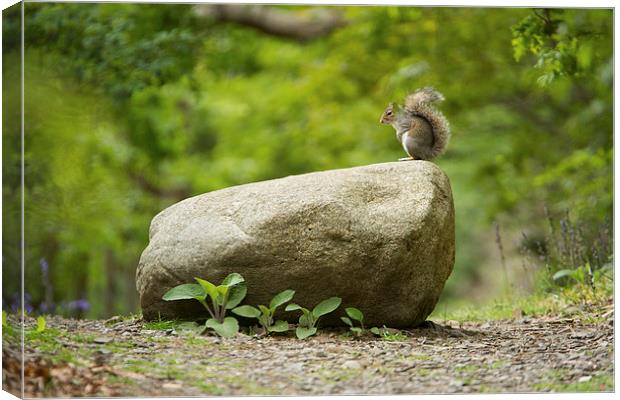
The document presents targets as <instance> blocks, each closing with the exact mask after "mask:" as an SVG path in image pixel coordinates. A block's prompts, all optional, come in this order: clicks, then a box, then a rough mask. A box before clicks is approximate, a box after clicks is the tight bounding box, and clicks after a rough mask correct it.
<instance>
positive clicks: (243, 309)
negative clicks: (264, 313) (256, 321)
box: [232, 306, 261, 318]
mask: <svg viewBox="0 0 620 400" xmlns="http://www.w3.org/2000/svg"><path fill="white" fill-rule="evenodd" d="M232 312H234V313H235V314H237V315H240V316H242V317H246V318H258V317H260V315H261V313H260V311H259V310H258V309H257V308H256V307H252V306H240V307H237V308H233V310H232Z"/></svg>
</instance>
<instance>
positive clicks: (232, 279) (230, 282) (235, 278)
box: [222, 272, 245, 287]
mask: <svg viewBox="0 0 620 400" xmlns="http://www.w3.org/2000/svg"><path fill="white" fill-rule="evenodd" d="M244 281H245V279H243V277H242V276H241V275H239V274H238V273H236V272H233V273H232V274H229V275H228V276H227V277H226V278H224V280H223V281H222V285H225V286H228V287H231V286H235V285H238V284H240V283H241V282H244Z"/></svg>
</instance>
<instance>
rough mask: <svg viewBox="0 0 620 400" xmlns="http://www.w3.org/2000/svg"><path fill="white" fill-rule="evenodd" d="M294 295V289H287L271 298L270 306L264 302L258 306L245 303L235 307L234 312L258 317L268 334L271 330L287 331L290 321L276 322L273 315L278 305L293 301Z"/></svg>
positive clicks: (247, 316)
mask: <svg viewBox="0 0 620 400" xmlns="http://www.w3.org/2000/svg"><path fill="white" fill-rule="evenodd" d="M294 295H295V291H294V290H290V289H289V290H285V291H283V292H281V293H278V294H277V295H275V296H274V298H273V299H271V302H270V303H269V307H266V306H264V305H262V304H261V305H259V306H258V308H256V307H253V306H249V305H244V306H240V307H237V308H234V309H233V310H232V312H234V313H235V314H237V315H239V316H242V317H246V318H256V319H258V322H259V323H260V325H261V326H262V327H263V329H264V330H265V333H266V334H269V333H271V332H286V331H288V322H286V321H282V320H278V321H275V322H274V320H273V315H274V313H275V312H276V309H277V308H278V307H280V306H281V305H282V304H284V303H286V302H288V301H291V299H292V298H293V296H294Z"/></svg>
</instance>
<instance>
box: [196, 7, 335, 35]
mask: <svg viewBox="0 0 620 400" xmlns="http://www.w3.org/2000/svg"><path fill="white" fill-rule="evenodd" d="M194 10H195V13H196V15H198V16H200V17H210V18H213V19H215V20H216V21H218V22H234V23H236V24H240V25H246V26H250V27H252V28H254V29H257V30H259V31H261V32H264V33H268V34H270V35H274V36H279V37H283V38H287V39H293V40H297V41H300V42H305V41H308V40H311V39H315V38H318V37H321V36H325V35H328V34H329V33H331V32H332V31H333V30H335V29H338V28H340V27H343V26H345V25H346V24H347V21H346V20H345V19H344V18H343V17H342V14H341V13H340V12H336V11H335V10H325V9H315V10H304V11H301V12H299V11H284V10H278V9H276V8H273V7H268V6H261V5H246V4H201V5H197V6H195V7H194Z"/></svg>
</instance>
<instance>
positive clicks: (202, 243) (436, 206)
mask: <svg viewBox="0 0 620 400" xmlns="http://www.w3.org/2000/svg"><path fill="white" fill-rule="evenodd" d="M149 238H150V241H149V245H148V247H147V248H146V249H145V250H144V252H143V253H142V257H141V258H140V263H139V265H138V270H137V289H138V292H139V293H140V302H141V305H142V313H143V316H144V318H145V319H147V320H150V319H154V318H158V317H159V316H161V317H166V318H197V317H202V316H206V312H205V311H204V310H203V309H202V306H201V305H200V304H199V303H198V302H196V301H193V300H187V301H173V302H166V301H163V300H162V299H161V297H162V295H163V294H164V293H166V291H168V290H169V289H170V288H172V287H174V286H176V285H179V284H181V283H188V282H193V278H194V277H200V278H204V279H207V280H210V281H212V282H214V283H219V282H220V281H221V280H222V279H223V278H224V277H225V276H226V275H228V274H229V273H231V272H238V273H240V274H241V275H243V277H244V278H245V280H246V283H247V287H248V292H247V297H246V300H245V301H244V303H245V304H252V305H257V304H269V300H270V299H271V297H272V296H273V295H275V294H277V293H279V292H280V291H282V290H285V289H293V290H295V291H296V294H295V298H294V299H293V301H294V302H296V303H298V304H300V305H302V306H305V307H308V308H312V307H313V306H314V305H315V304H317V303H318V302H319V301H321V300H323V299H326V298H328V297H331V296H339V297H341V298H342V299H343V302H342V307H343V308H344V307H351V306H353V307H357V308H359V309H361V310H362V311H363V312H364V316H365V322H366V324H367V325H369V326H374V325H378V326H381V325H384V324H385V325H387V326H388V327H395V328H399V327H411V326H415V325H416V324H419V323H421V322H423V321H424V320H425V318H426V317H427V316H428V315H429V314H430V313H431V312H432V311H433V308H434V307H435V304H436V303H437V300H438V298H439V295H440V293H441V291H442V289H443V286H444V283H445V282H446V279H447V278H448V276H449V275H450V272H451V271H452V267H453V265H454V206H453V202H452V193H451V189H450V183H449V181H448V178H447V176H446V175H445V174H444V173H443V172H442V171H441V170H440V169H439V168H438V167H437V166H436V165H435V164H433V163H430V162H426V161H408V162H392V163H385V164H375V165H369V166H364V167H356V168H349V169H339V170H331V171H324V172H315V173H309V174H305V175H296V176H289V177H286V178H281V179H274V180H270V181H264V182H258V183H251V184H247V185H241V186H233V187H230V188H227V189H223V190H218V191H214V192H210V193H206V194H202V195H198V196H195V197H191V198H189V199H186V200H183V201H181V202H179V203H177V204H174V205H172V206H171V207H168V208H167V209H165V210H163V211H162V212H161V213H159V214H158V215H157V216H156V217H155V218H154V219H153V221H152V223H151V228H150V232H149ZM283 308H284V307H282V310H283ZM281 313H282V315H279V317H286V318H287V319H288V320H289V321H296V319H297V317H298V312H290V313H284V312H283V311H281ZM343 314H344V312H343V310H342V309H340V310H338V311H336V312H334V313H333V315H330V316H326V317H324V319H323V320H322V321H324V322H322V323H321V325H332V324H339V323H340V319H339V318H338V317H339V316H341V315H343Z"/></svg>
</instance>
